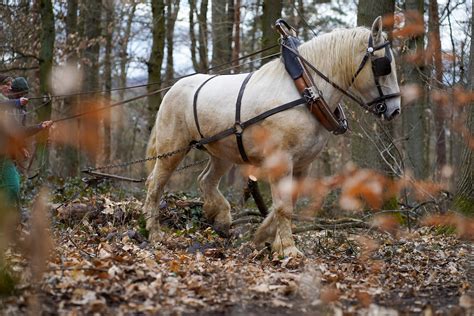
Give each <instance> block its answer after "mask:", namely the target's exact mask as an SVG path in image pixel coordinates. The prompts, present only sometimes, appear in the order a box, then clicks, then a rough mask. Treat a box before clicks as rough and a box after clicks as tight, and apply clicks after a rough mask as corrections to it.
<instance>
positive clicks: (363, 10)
mask: <svg viewBox="0 0 474 316" xmlns="http://www.w3.org/2000/svg"><path fill="white" fill-rule="evenodd" d="M394 9H395V4H394V2H393V1H392V0H360V1H359V5H358V9H357V25H359V26H366V27H371V26H372V23H373V22H374V20H375V18H377V17H378V16H384V15H386V14H393V12H394ZM353 109H354V113H355V114H354V121H353V122H352V124H351V128H352V133H351V151H352V160H353V161H354V162H355V163H356V164H357V165H358V166H360V167H365V168H373V169H378V170H386V168H385V163H384V162H383V160H382V158H381V156H380V151H381V150H383V148H380V147H381V146H385V145H386V140H385V139H382V138H381V137H382V135H384V134H383V133H382V131H380V126H378V125H377V122H376V120H377V119H378V118H375V117H373V116H369V115H367V114H366V113H365V111H363V110H362V109H361V108H359V107H358V106H356V105H354V107H353ZM389 133H390V131H389ZM374 143H376V144H378V147H377V146H376V145H375V144H374Z"/></svg>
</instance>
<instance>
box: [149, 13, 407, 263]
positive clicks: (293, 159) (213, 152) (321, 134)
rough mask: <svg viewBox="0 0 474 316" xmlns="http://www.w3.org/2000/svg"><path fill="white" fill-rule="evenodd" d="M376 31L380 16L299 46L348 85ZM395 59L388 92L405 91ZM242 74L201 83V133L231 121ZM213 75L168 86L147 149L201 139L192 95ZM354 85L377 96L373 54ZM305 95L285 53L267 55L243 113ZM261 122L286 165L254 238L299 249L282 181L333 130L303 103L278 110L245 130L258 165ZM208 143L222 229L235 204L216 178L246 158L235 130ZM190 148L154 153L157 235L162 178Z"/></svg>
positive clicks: (205, 180) (207, 191)
mask: <svg viewBox="0 0 474 316" xmlns="http://www.w3.org/2000/svg"><path fill="white" fill-rule="evenodd" d="M371 33H372V37H373V40H374V46H376V45H379V44H381V43H383V42H384V41H385V38H384V36H383V33H382V21H381V18H380V17H379V18H377V19H376V20H375V21H374V23H373V25H372V29H371V30H369V29H366V28H360V27H359V28H353V29H347V30H335V31H333V32H331V33H328V34H325V35H322V36H319V37H317V38H314V39H312V40H310V41H309V42H306V43H304V44H302V45H301V46H300V48H299V51H300V53H301V55H302V56H303V57H304V58H306V59H307V60H308V61H309V62H311V63H312V64H313V65H314V66H316V67H317V68H318V69H319V70H320V71H321V72H322V73H324V74H326V75H327V76H328V77H329V78H331V80H333V81H334V82H336V83H338V84H339V85H340V86H341V87H342V88H343V89H349V85H350V83H351V79H352V76H353V75H354V74H355V72H356V70H357V68H358V67H359V65H360V64H361V61H362V58H363V56H364V54H365V52H366V50H367V47H368V39H369V35H370V34H371ZM384 53H385V52H384V50H380V51H377V52H376V54H377V56H383V54H384ZM391 67H392V71H391V74H389V75H387V76H383V77H380V84H381V86H382V89H383V92H384V94H392V93H398V92H399V91H400V90H399V86H398V83H397V76H396V67H395V61H394V59H392V64H391ZM312 76H313V78H314V81H315V83H316V85H317V87H318V88H319V89H320V90H322V92H323V95H324V97H325V99H326V101H327V102H328V104H329V105H330V106H331V107H332V109H334V108H335V107H336V105H337V103H338V101H339V100H340V99H341V97H342V93H341V92H340V91H338V90H336V89H334V88H333V87H332V86H331V85H330V84H328V83H327V82H326V81H324V80H322V79H321V78H320V77H319V76H317V75H316V74H314V73H312ZM245 77H246V74H240V75H222V76H218V77H216V78H214V79H212V80H211V81H209V82H208V83H207V84H206V85H204V86H203V88H202V89H201V91H200V93H199V98H198V101H197V109H198V117H199V123H200V126H201V131H202V133H203V135H204V137H208V136H213V135H215V134H217V133H219V132H221V131H223V130H225V129H227V128H229V127H231V126H232V125H233V124H234V119H235V103H236V99H237V95H238V92H239V89H240V87H241V84H242V82H243V80H244V78H245ZM208 78H209V75H204V74H199V75H195V76H191V77H188V78H185V79H182V80H180V81H178V82H177V83H176V84H175V85H174V86H173V87H172V88H171V90H169V92H168V93H167V94H166V96H165V97H164V99H163V102H162V104H161V107H160V110H159V111H158V114H157V118H156V122H155V126H154V128H153V131H152V133H151V137H150V140H149V144H148V149H147V154H148V156H153V155H156V154H160V153H165V152H170V151H173V150H176V149H177V148H182V147H185V146H186V145H188V144H189V143H190V142H191V141H193V140H199V139H200V136H199V133H198V130H197V128H196V124H195V121H194V116H193V97H194V94H195V92H196V89H197V88H198V87H199V86H200V85H201V84H202V83H203V82H204V81H205V80H206V79H208ZM351 89H352V91H354V92H356V93H357V94H358V95H359V96H360V97H361V98H362V99H363V100H364V101H365V102H370V101H371V100H373V99H375V98H376V97H378V96H379V94H378V91H377V88H376V86H375V84H374V77H373V73H372V70H371V62H370V60H369V61H368V62H367V63H366V65H365V66H364V68H363V70H362V71H361V73H360V74H359V76H358V77H357V79H356V80H355V82H354V84H353V85H352V87H351ZM300 97H301V96H300V95H299V93H298V91H297V90H296V88H295V85H294V83H293V80H292V79H291V77H290V76H289V74H288V73H287V72H286V70H285V68H284V65H283V63H282V62H281V60H278V59H277V60H274V61H272V62H269V63H268V64H266V65H264V66H263V67H261V68H260V69H259V70H257V71H256V72H255V73H254V75H253V76H252V78H251V79H250V81H249V82H248V84H247V87H246V89H245V92H244V95H243V99H242V111H241V118H242V121H245V120H248V119H250V118H253V117H255V116H256V115H258V114H260V113H263V112H265V111H267V110H269V109H271V108H274V107H276V106H278V105H281V104H284V103H287V102H290V101H293V100H295V99H298V98H300ZM386 104H387V110H386V112H385V114H384V115H385V117H386V118H391V117H392V116H395V115H396V114H398V113H399V112H400V97H396V98H391V99H389V100H387V101H386ZM258 128H265V130H267V131H269V132H270V135H271V139H272V141H273V143H274V144H276V146H277V147H278V150H279V152H280V153H281V157H284V158H285V161H286V163H287V164H288V168H287V170H286V171H285V173H284V174H283V175H281V176H280V177H278V178H275V179H269V182H270V186H271V190H272V199H273V205H272V212H271V213H270V214H269V215H268V217H267V218H266V219H265V221H264V222H263V224H262V225H261V226H260V228H259V229H258V231H257V234H256V238H255V242H256V243H257V244H261V243H262V242H265V241H270V242H272V249H273V251H275V252H277V253H278V254H280V255H284V256H297V255H301V253H300V252H299V250H298V249H297V248H296V247H295V244H294V240H293V236H292V232H291V214H292V211H293V207H294V205H293V204H294V203H293V202H294V201H292V198H291V197H289V194H288V193H285V192H284V190H283V191H282V190H281V187H282V186H280V185H279V183H281V180H282V179H283V180H284V181H285V183H288V181H289V180H291V179H296V178H302V177H304V176H305V175H306V174H307V172H308V169H309V167H310V164H311V162H312V161H313V160H314V159H315V157H316V155H317V154H318V153H319V152H320V151H321V150H322V148H323V147H324V146H325V144H326V141H327V139H328V137H329V135H330V133H329V132H328V131H326V130H325V129H324V127H323V126H322V125H321V124H320V123H319V122H318V121H317V120H316V119H315V118H314V117H313V116H312V115H311V113H310V112H309V110H308V108H307V107H306V106H304V105H300V106H297V107H294V108H292V109H290V110H287V111H284V112H280V113H278V114H276V115H273V116H271V117H269V118H267V119H265V120H263V121H261V122H259V123H257V124H256V125H253V126H251V127H249V128H248V129H246V130H245V131H244V134H243V143H244V147H245V150H246V153H247V156H248V157H249V159H250V164H252V165H255V166H261V165H262V163H264V161H265V158H266V154H268V153H267V152H266V149H265V148H262V146H261V144H259V142H258V141H256V140H255V138H254V137H251V135H252V131H255V130H256V129H258ZM205 148H206V151H207V152H208V154H209V155H210V160H209V163H208V165H207V166H206V168H205V169H204V171H203V172H202V173H201V175H200V176H199V177H198V180H199V187H200V190H201V191H202V194H203V200H204V205H203V210H204V213H205V215H206V217H207V219H208V220H209V221H210V222H211V223H213V227H214V228H215V229H216V231H220V232H224V233H225V232H227V231H228V230H229V228H230V225H231V214H230V204H229V202H228V201H227V200H226V199H225V198H224V196H223V195H222V194H221V193H220V192H219V190H218V185H219V182H220V179H221V177H222V176H223V175H224V174H225V173H226V172H227V171H228V170H229V169H230V167H231V166H232V165H233V164H243V163H244V161H243V160H242V158H241V156H240V154H239V151H238V148H237V144H236V139H235V136H234V135H231V136H228V137H226V138H224V139H221V140H219V141H216V142H213V143H210V144H208V145H206V146H205ZM185 155H186V153H185V152H181V153H178V154H175V155H173V156H171V157H169V158H166V159H161V160H156V162H155V163H154V166H153V170H152V171H151V173H150V175H149V177H148V180H147V190H148V191H147V197H146V202H145V211H146V212H147V215H148V219H147V229H148V230H149V231H150V240H152V241H154V240H158V239H159V238H160V227H159V223H158V220H157V212H158V205H159V201H160V198H161V195H162V193H163V190H164V187H165V184H166V183H167V181H168V179H169V178H170V176H171V174H172V173H173V171H174V170H175V169H176V167H177V166H178V164H179V163H180V162H181V161H182V159H183V158H184V156H185ZM291 181H292V180H291ZM291 181H290V182H291Z"/></svg>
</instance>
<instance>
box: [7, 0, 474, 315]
mask: <svg viewBox="0 0 474 316" xmlns="http://www.w3.org/2000/svg"><path fill="white" fill-rule="evenodd" d="M472 7H473V5H472V2H471V1H466V0H461V1H452V0H443V1H438V0H402V1H390V0H360V1H351V0H334V1H327V0H297V1H286V0H284V1H277V0H252V1H247V0H210V1H209V0H151V1H150V0H148V1H138V0H128V1H126V0H121V1H118V0H115V1H114V0H102V1H92V0H88V1H86V0H62V1H51V0H34V1H29V0H16V1H10V0H3V1H0V58H1V61H2V62H1V63H0V73H6V74H9V75H11V76H14V77H16V76H24V77H26V78H27V79H28V82H29V83H30V87H31V90H30V93H29V98H30V104H29V105H28V107H27V113H26V118H27V120H26V121H27V125H29V124H34V123H36V122H38V121H42V120H48V119H53V120H61V119H62V118H68V117H71V116H74V115H76V114H81V113H84V112H88V113H90V114H88V115H81V116H80V117H76V118H75V119H68V120H64V121H58V122H57V123H56V124H55V125H56V126H55V128H54V129H52V130H51V131H50V133H49V135H44V134H42V135H39V136H38V137H36V138H35V139H34V140H32V142H31V144H30V145H29V147H30V148H29V150H30V152H31V153H32V154H33V157H34V159H33V160H30V161H26V162H24V163H23V164H22V166H21V171H22V174H23V179H22V180H23V181H22V189H23V192H22V203H21V206H22V208H23V210H22V213H23V214H27V216H26V217H29V219H28V218H27V219H26V220H25V219H24V221H23V224H22V225H19V227H17V226H18V225H17V223H18V221H17V217H18V214H16V213H17V212H15V214H13V215H14V216H13V215H12V214H7V212H0V306H1V308H3V310H2V311H1V312H2V313H3V312H4V313H5V314H22V315H23V314H25V313H28V312H29V313H30V314H33V313H35V314H38V313H39V310H41V309H42V310H43V311H44V312H45V313H50V314H58V313H64V314H70V313H77V314H81V313H90V314H92V313H102V314H116V313H124V314H130V313H137V312H140V313H144V314H147V313H149V314H156V313H160V314H165V315H166V314H173V315H174V314H180V313H189V314H190V315H191V314H193V315H205V314H208V313H210V312H212V313H215V314H216V315H228V314H231V315H239V314H243V315H266V314H272V315H277V314H278V315H279V314H281V315H293V314H301V315H313V314H314V313H318V312H319V313H320V314H327V315H329V314H332V313H333V312H334V313H336V312H339V314H341V313H342V311H344V312H349V313H354V314H355V313H356V312H360V313H361V314H370V313H372V314H374V315H376V314H384V315H396V314H397V313H396V310H398V311H401V312H402V313H404V314H407V313H417V314H420V313H422V312H423V313H424V314H425V315H431V314H434V312H437V313H440V314H443V313H444V314H450V315H451V314H456V315H463V314H465V315H469V313H470V312H472V311H473V309H474V251H473V247H472V240H473V238H474V233H473V232H474V221H473V220H472V219H471V218H468V217H466V216H465V215H468V216H469V215H471V216H472V215H473V212H474V192H473V188H472V184H473V156H472V150H473V148H474V138H473V136H472V135H473V131H472V128H473V122H474V118H473V106H472V104H473V101H474V93H473V92H472V87H473V85H474V46H472V45H471V43H472V36H473V23H474V22H473V20H474V19H473V10H472ZM379 15H382V16H383V17H384V27H385V29H386V30H387V32H388V36H389V38H390V39H391V41H392V44H393V51H394V53H395V58H396V60H397V66H398V69H397V72H398V78H399V82H400V87H401V90H402V112H401V116H399V117H398V118H397V119H396V120H394V121H391V122H380V121H379V120H377V119H376V118H374V117H372V116H371V115H369V114H367V113H362V111H361V110H359V109H358V108H357V106H356V105H354V104H351V103H350V102H349V101H347V103H346V105H345V110H346V113H347V114H348V117H349V120H350V121H349V124H350V130H349V131H348V132H347V133H346V134H344V135H342V136H331V138H330V140H329V144H328V146H327V147H326V148H325V149H324V151H323V152H322V154H321V155H320V156H319V157H318V158H317V159H316V161H315V162H314V164H313V168H312V171H311V176H312V179H311V181H312V182H308V183H309V184H311V185H314V187H312V188H314V190H313V191H314V192H311V194H309V195H310V196H309V197H305V199H303V201H302V203H301V204H299V205H298V208H297V212H295V214H294V218H293V219H294V223H295V225H294V227H293V233H294V236H295V239H296V244H297V246H298V248H299V249H301V250H302V251H303V252H304V254H305V255H306V258H300V259H298V258H291V257H290V258H280V257H278V256H274V255H273V254H272V253H271V251H270V250H269V249H265V248H264V249H255V247H254V245H253V244H252V242H251V240H252V236H253V232H254V231H255V229H256V224H258V223H260V222H261V221H262V214H260V213H258V212H256V207H255V205H254V204H252V202H248V203H245V202H244V201H243V198H242V195H243V194H242V190H243V189H244V188H243V187H244V185H245V183H246V181H245V179H244V177H243V176H242V173H241V172H240V171H239V169H238V168H234V169H232V170H231V171H230V172H229V174H228V175H226V178H225V180H224V181H223V182H222V183H221V187H222V189H223V191H224V194H225V196H226V198H228V199H229V200H230V201H231V204H232V216H233V219H234V221H233V223H232V228H233V231H234V233H235V234H234V235H235V236H234V237H232V238H231V239H223V238H220V237H219V236H218V235H217V234H216V233H215V232H213V231H212V229H210V228H209V227H208V226H209V225H208V224H206V222H205V219H204V218H203V216H202V201H201V200H199V199H198V198H197V196H196V188H195V178H196V176H197V173H198V172H200V170H202V168H200V166H201V165H198V166H196V167H193V168H189V169H186V170H185V171H184V172H179V173H176V174H175V175H174V176H173V178H172V181H171V184H170V186H169V190H168V192H167V193H166V194H165V195H164V197H163V199H162V201H161V203H160V212H159V216H160V218H159V219H160V222H161V224H162V228H163V230H164V232H165V234H164V238H163V240H162V241H161V242H160V243H157V244H150V243H148V242H147V240H146V237H147V231H146V229H145V225H144V223H145V217H144V216H145V215H144V214H143V200H144V193H145V192H144V186H143V184H128V183H124V182H113V181H102V180H100V179H94V178H88V177H87V176H85V175H84V174H83V173H81V170H83V169H84V168H87V167H89V166H101V165H107V164H110V163H117V162H126V161H130V160H134V159H142V158H144V157H145V147H146V143H147V141H148V137H149V133H150V129H151V126H153V123H154V120H155V116H156V113H157V111H158V110H159V105H160V100H161V98H162V97H163V95H164V93H166V91H167V88H168V87H170V86H171V85H172V84H173V83H174V82H175V80H176V79H177V78H179V77H181V76H183V75H188V74H191V73H194V72H208V73H215V74H217V73H237V72H248V71H252V70H255V69H257V68H258V67H259V66H261V65H262V64H263V63H265V62H267V61H268V60H270V59H271V58H277V54H278V52H279V49H278V47H275V48H274V49H271V50H266V51H264V52H262V53H258V54H254V55H251V56H250V57H249V58H248V57H246V58H243V57H245V56H246V55H249V54H252V53H254V52H256V51H259V50H261V49H264V48H267V47H270V46H273V45H274V44H276V43H277V39H278V36H277V33H276V32H275V30H273V29H272V24H273V23H274V21H275V20H276V19H277V18H279V17H283V18H285V19H287V21H288V22H289V23H290V24H292V25H294V26H295V27H296V28H297V30H298V33H299V37H300V38H301V39H302V40H309V39H311V38H312V37H313V36H318V35H319V34H323V33H325V32H329V31H331V30H333V29H335V28H339V27H354V26H356V25H362V26H367V27H370V25H371V24H372V22H373V20H374V19H375V18H376V17H377V16H379ZM329 53H330V52H329ZM329 53H328V55H329ZM241 58H242V59H241ZM157 90H159V91H160V93H157V94H155V95H153V96H149V97H148V98H141V99H138V100H135V101H133V102H129V103H126V104H123V105H116V106H113V107H108V106H110V105H113V104H115V103H116V102H120V101H122V100H127V99H130V98H134V97H139V96H144V95H146V94H148V93H153V92H155V91H157ZM102 107H107V110H102V111H97V110H98V109H100V108H102ZM158 128H159V126H158ZM204 156H205V155H204V154H203V153H200V152H196V151H192V152H190V154H188V157H187V158H186V161H185V162H184V163H183V165H187V164H190V163H193V162H199V161H200V160H201V159H202V158H204ZM350 162H354V163H355V164H356V165H358V166H360V167H361V169H357V168H355V167H354V165H353V164H350ZM362 168H370V169H372V170H368V169H362ZM107 172H110V173H114V174H120V175H124V176H127V177H134V178H138V179H139V178H144V177H146V171H145V166H144V164H135V165H131V166H127V167H126V168H120V169H119V168H115V169H111V170H107ZM261 188H262V189H263V190H262V193H263V195H264V198H265V201H266V202H268V199H269V195H268V194H267V193H268V192H267V191H266V190H267V188H266V187H265V186H264V185H263V183H262V184H261ZM302 188H303V189H304V186H302ZM379 188H381V189H380V190H378V189H379ZM394 188H395V189H394ZM384 189H387V190H386V191H387V192H392V191H396V192H397V193H400V194H399V195H398V196H397V198H396V199H394V198H393V196H391V195H390V196H386V194H385V193H386V192H385V190H384ZM180 190H184V191H185V192H186V193H179V192H178V191H180ZM244 191H245V190H244ZM338 197H340V199H339V201H338ZM311 198H312V199H313V200H311ZM308 200H309V201H308ZM323 200H324V201H323ZM383 200H387V201H388V202H387V203H385V204H384V203H382V201H383ZM313 202H314V203H313ZM338 202H339V203H338ZM267 204H268V203H267ZM345 206H349V207H345ZM354 206H355V208H356V209H357V210H356V212H354V211H351V209H352V208H354ZM307 210H309V213H305V211H307ZM460 213H463V214H462V215H461V214H460ZM308 214H309V215H311V216H308ZM10 215H12V216H10ZM315 215H318V216H315ZM308 221H309V222H310V223H308ZM302 223H304V224H302ZM10 231H11V232H12V234H8V232H10ZM381 306H383V307H381ZM385 307H391V308H392V309H390V310H389V309H385Z"/></svg>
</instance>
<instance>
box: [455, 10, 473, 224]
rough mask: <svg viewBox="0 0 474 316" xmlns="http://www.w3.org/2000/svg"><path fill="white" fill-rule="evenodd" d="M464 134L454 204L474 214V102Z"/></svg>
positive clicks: (471, 56) (470, 87)
mask: <svg viewBox="0 0 474 316" xmlns="http://www.w3.org/2000/svg"><path fill="white" fill-rule="evenodd" d="M472 30H474V10H473V11H471V49H470V56H469V80H468V89H469V90H471V91H472V90H473V89H474V45H473V43H474V41H473V40H474V33H473V32H472ZM467 108H468V111H467V113H466V114H467V120H466V124H467V126H466V134H464V135H462V136H463V140H464V142H463V144H464V147H463V150H462V157H461V165H460V168H459V170H461V172H460V173H461V177H460V179H459V180H458V182H457V188H456V194H455V198H454V205H455V207H456V209H458V210H459V211H461V212H463V213H465V214H467V215H470V216H473V215H474V190H473V183H474V159H473V154H472V150H473V145H472V144H473V130H474V102H472V101H471V104H470V105H469V106H468V107H467Z"/></svg>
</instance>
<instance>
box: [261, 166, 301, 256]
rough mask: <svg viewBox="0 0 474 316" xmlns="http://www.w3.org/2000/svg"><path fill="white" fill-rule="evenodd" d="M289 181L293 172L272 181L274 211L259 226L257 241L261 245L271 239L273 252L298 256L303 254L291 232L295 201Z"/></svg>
mask: <svg viewBox="0 0 474 316" xmlns="http://www.w3.org/2000/svg"><path fill="white" fill-rule="evenodd" d="M287 181H290V182H292V181H293V179H292V177H291V174H289V175H288V176H287V177H286V178H282V179H280V180H279V181H272V182H271V183H270V185H271V190H272V199H273V205H272V212H271V213H270V214H269V215H268V216H267V218H266V219H265V221H264V222H263V223H262V225H261V226H260V227H259V228H258V230H257V232H256V236H255V243H256V244H257V245H259V244H262V243H263V242H265V241H271V242H272V251H273V252H275V253H277V254H279V255H282V256H291V257H297V256H302V255H303V254H302V253H301V252H300V251H299V250H298V249H297V248H296V246H295V242H294V240H293V235H292V232H291V216H292V214H293V208H294V205H293V203H294V201H293V199H292V192H291V189H290V186H287V185H284V182H286V184H288V182H287Z"/></svg>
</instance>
